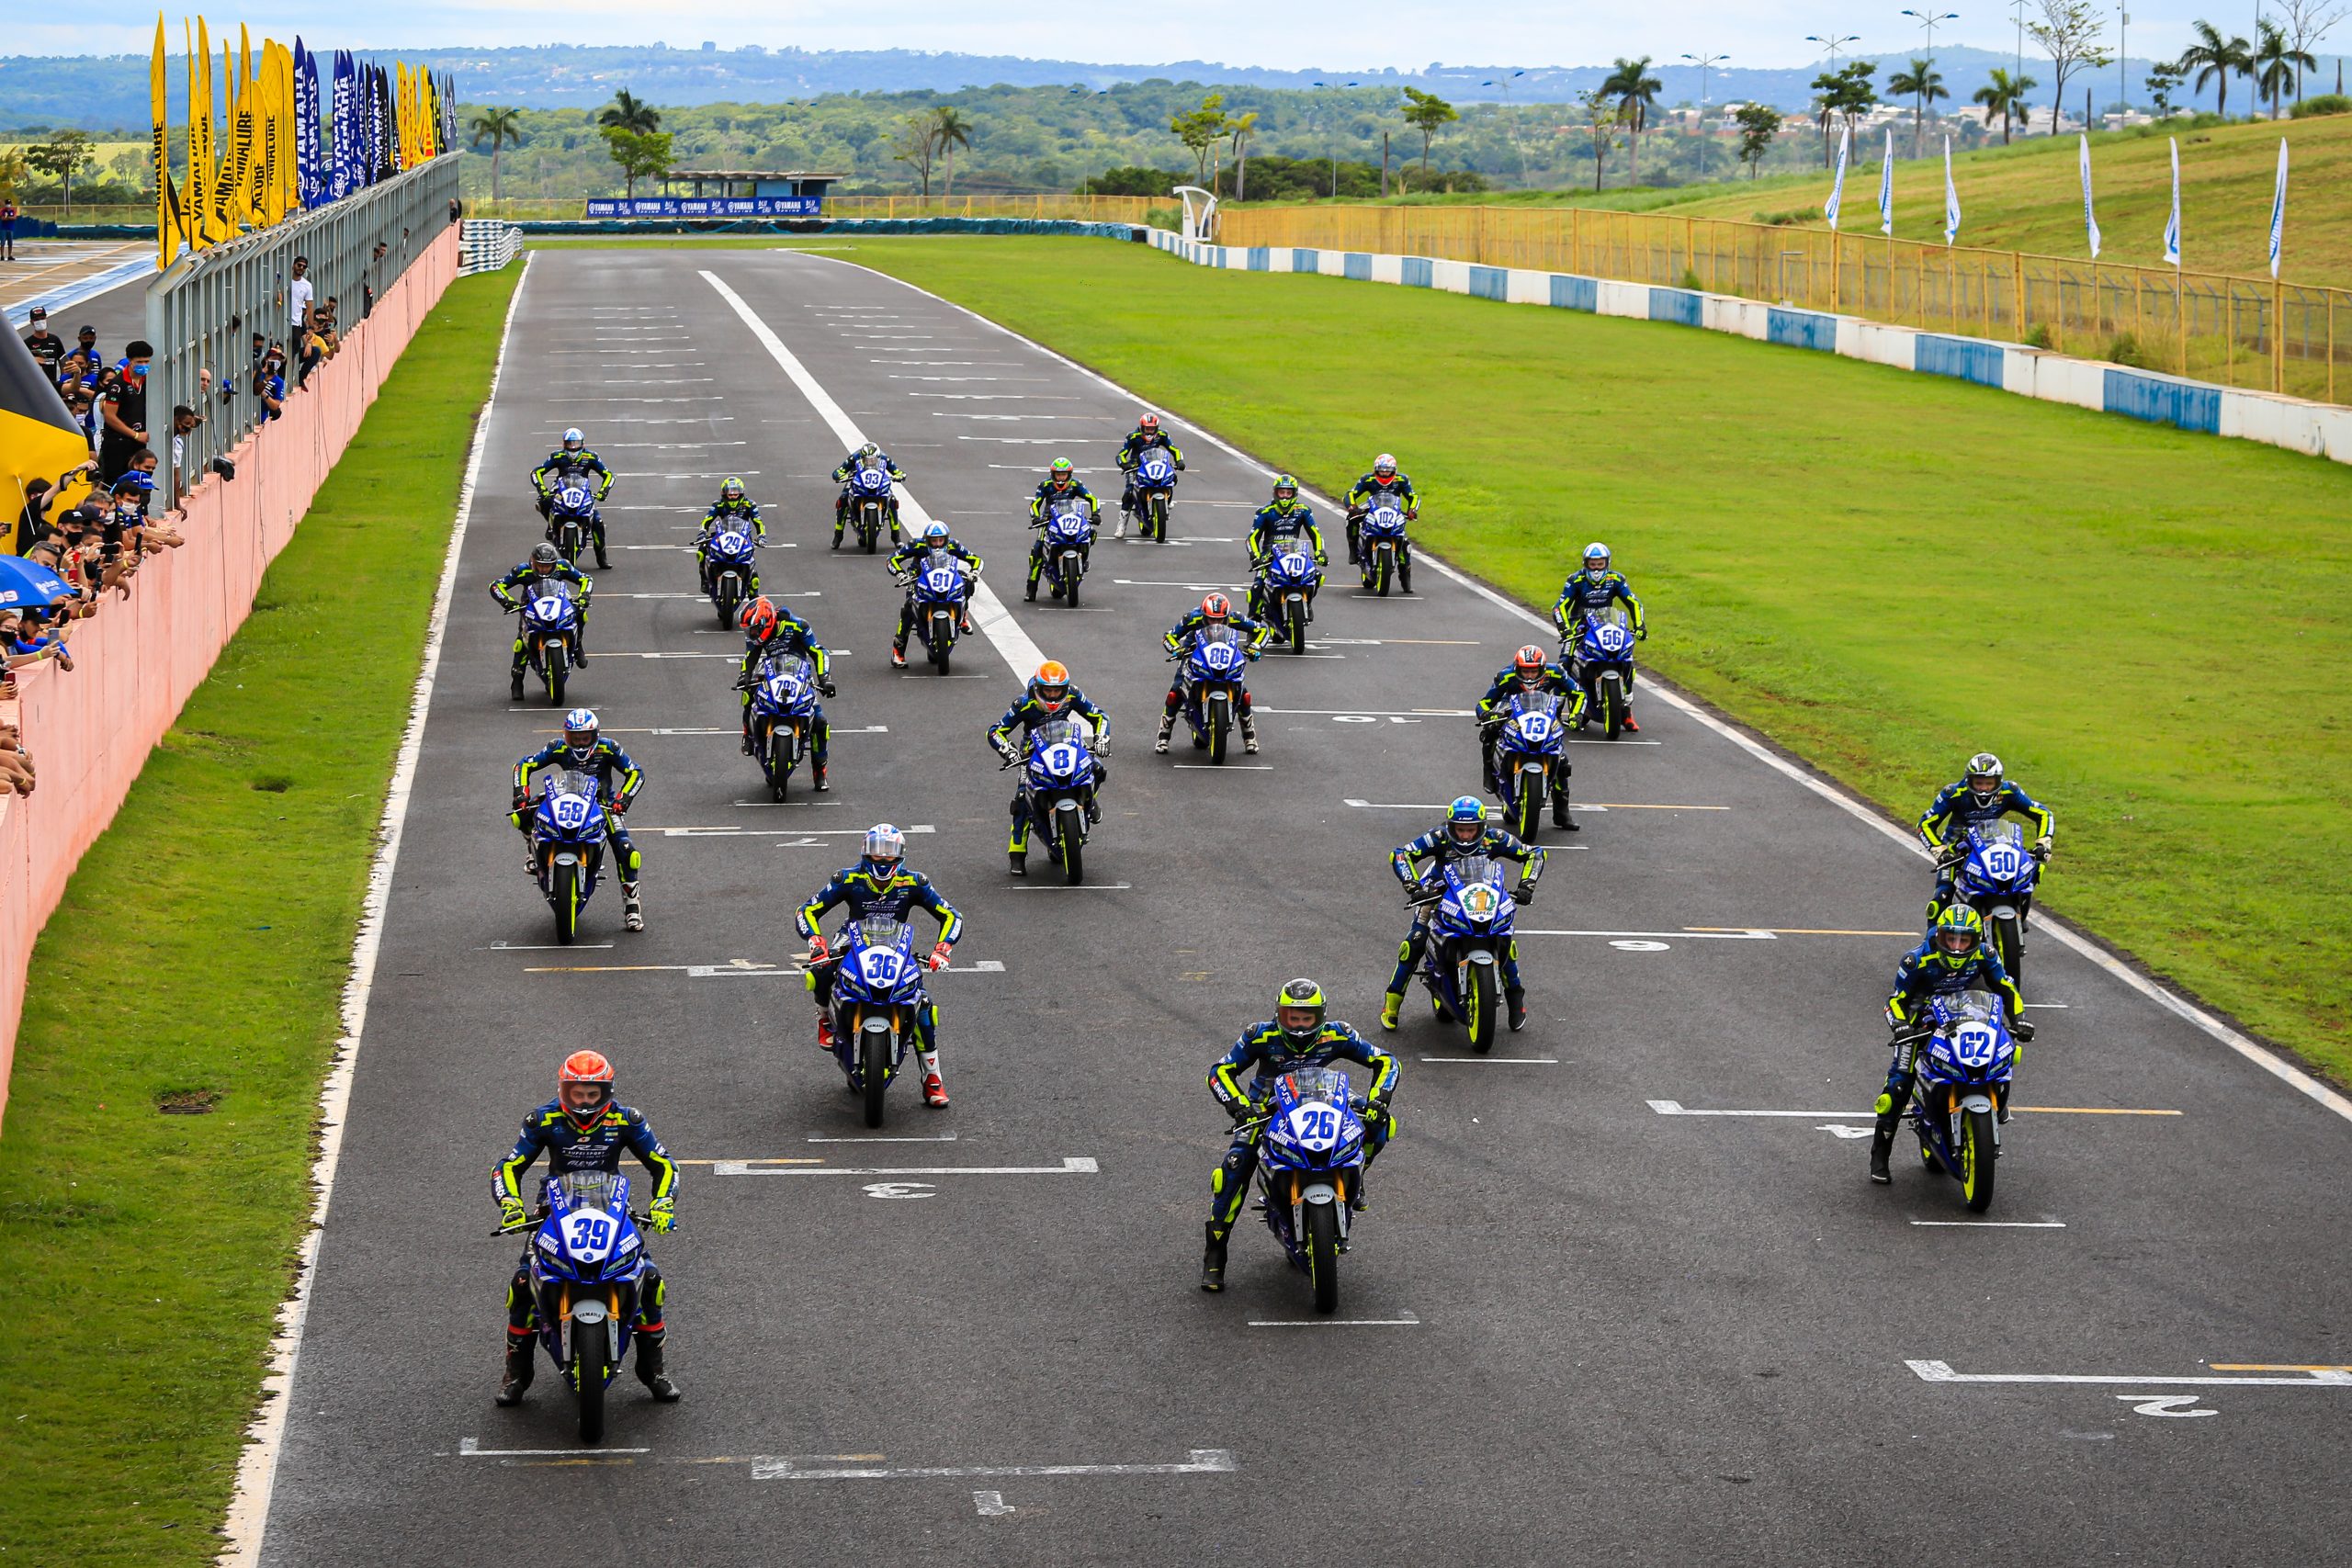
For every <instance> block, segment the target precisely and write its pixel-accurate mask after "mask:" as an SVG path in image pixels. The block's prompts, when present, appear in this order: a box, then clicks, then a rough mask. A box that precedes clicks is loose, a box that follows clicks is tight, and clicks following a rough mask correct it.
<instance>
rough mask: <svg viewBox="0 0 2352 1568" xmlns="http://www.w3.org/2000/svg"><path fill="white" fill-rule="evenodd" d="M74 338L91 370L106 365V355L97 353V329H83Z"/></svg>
mask: <svg viewBox="0 0 2352 1568" xmlns="http://www.w3.org/2000/svg"><path fill="white" fill-rule="evenodd" d="M74 338H75V339H76V340H77V346H78V347H80V349H81V350H82V354H83V356H84V357H85V358H86V359H88V360H89V362H90V365H91V367H92V368H96V367H98V366H100V365H103V364H105V363H106V355H102V354H100V353H99V352H98V329H97V328H96V327H84V328H83V329H82V330H81V331H80V332H78V333H74Z"/></svg>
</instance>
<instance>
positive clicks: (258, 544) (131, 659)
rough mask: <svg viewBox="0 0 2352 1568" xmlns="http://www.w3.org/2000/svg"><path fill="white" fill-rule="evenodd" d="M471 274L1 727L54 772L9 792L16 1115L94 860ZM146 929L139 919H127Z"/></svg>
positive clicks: (223, 493)
mask: <svg viewBox="0 0 2352 1568" xmlns="http://www.w3.org/2000/svg"><path fill="white" fill-rule="evenodd" d="M457 275H458V231H457V230H456V229H455V228H450V229H447V230H446V231H443V232H442V233H441V234H440V235H439V237H437V238H436V239H435V240H434V241H433V242H432V243H430V244H428V245H427V246H426V247H425V248H424V252H423V253H422V254H419V255H418V257H417V259H416V260H415V261H414V262H413V263H411V264H410V265H409V267H408V269H407V270H406V271H405V272H403V273H401V276H400V278H399V280H398V281H396V282H395V283H393V284H392V286H391V287H390V288H387V289H386V290H385V291H384V293H383V295H382V296H381V297H380V298H379V299H377V301H376V309H375V310H374V312H373V313H372V314H370V315H369V316H368V319H367V320H366V321H361V322H358V323H356V324H355V325H354V326H353V327H352V328H351V330H350V332H349V333H346V334H345V338H344V341H343V348H342V350H341V352H339V353H338V354H336V355H335V356H334V358H333V359H331V360H329V361H327V362H326V363H325V364H323V365H321V366H320V367H318V369H316V370H314V371H313V372H311V378H310V381H309V384H308V386H307V387H306V388H305V389H303V390H302V391H300V392H299V393H295V394H293V395H291V396H289V397H288V398H287V400H286V413H285V417H283V418H281V419H277V420H274V421H272V422H271V423H268V424H266V425H264V426H262V427H261V428H260V429H258V430H256V431H254V433H253V434H251V435H248V436H247V437H246V438H245V440H244V441H243V444H241V445H240V446H238V447H237V448H236V450H235V452H234V453H232V456H231V461H232V462H233V463H234V464H235V466H236V470H237V477H236V478H235V479H220V478H219V477H218V476H209V477H207V479H205V482H204V483H203V484H201V485H199V486H198V487H197V488H196V489H195V490H194V491H191V492H190V493H189V494H188V496H187V511H186V514H185V515H184V516H180V517H177V518H175V519H174V521H175V523H176V525H177V526H178V528H179V531H180V534H181V536H183V537H184V538H186V539H187V544H186V545H185V546H184V547H181V548H179V549H176V550H172V551H168V552H166V553H165V554H163V555H160V556H154V557H151V558H149V559H148V561H147V563H146V565H144V566H143V567H141V569H140V571H139V577H138V581H137V583H136V585H135V587H134V589H133V591H132V595H131V597H130V600H129V601H128V602H124V601H119V600H117V599H115V598H113V596H111V595H108V596H107V599H106V600H105V602H104V604H103V606H102V608H101V609H100V610H99V612H98V614H97V615H96V616H94V617H93V618H91V619H89V620H86V621H83V622H80V623H78V624H77V625H76V626H75V628H74V637H73V649H74V669H73V670H72V671H61V670H58V669H56V668H55V667H54V666H51V665H40V666H31V665H28V666H27V667H25V668H24V669H21V670H19V671H17V698H16V700H15V701H13V702H0V717H6V718H8V719H10V720H11V721H13V722H15V723H17V724H18V725H19V726H21V727H22V728H23V731H24V742H25V746H26V748H27V749H28V750H30V751H31V752H32V755H33V761H34V763H35V765H36V766H37V767H38V768H39V769H40V784H39V787H37V788H36V789H35V790H34V791H33V793H32V794H31V795H7V796H5V797H0V1110H5V1107H6V1092H7V1082H8V1072H9V1068H10V1066H12V1065H13V1064H14V1062H15V1059H16V1043H17V1023H18V1021H19V1020H20V1019H21V1018H22V1016H23V1012H24V1002H25V993H26V987H27V983H28V982H27V967H28V964H29V963H30V961H31V958H32V950H33V943H34V942H35V940H36V939H37V938H38V937H39V936H40V930H41V927H42V925H43V924H45V923H46V922H47V920H48V919H49V916H50V912H51V910H53V909H55V908H57V901H58V899H59V898H60V897H62V896H63V894H64V891H65V884H66V881H67V879H68V878H70V877H71V876H72V875H73V874H74V866H75V865H77V864H78V863H80V862H81V859H82V852H83V851H85V850H86V849H88V848H89V847H90V845H91V843H92V842H94V841H95V840H96V838H97V836H98V835H99V834H100V833H101V832H103V831H105V829H106V828H107V824H108V823H109V822H111V821H113V819H114V814H115V811H116V809H117V808H118V807H120V806H121V804H122V800H123V796H124V795H127V794H129V793H130V785H131V782H132V781H133V780H134V779H136V778H138V776H139V770H140V769H141V767H143V766H145V765H146V761H147V754H148V753H149V752H150V751H152V750H153V749H154V747H155V744H156V742H157V741H159V740H161V739H163V737H164V731H165V730H166V729H168V728H171V726H172V724H173V722H174V721H175V719H177V718H178V716H179V712H180V708H181V706H182V705H184V704H186V702H187V698H188V694H190V693H191V692H193V691H194V690H195V689H196V687H197V685H198V682H201V681H203V679H204V678H205V676H206V675H207V674H208V673H209V671H210V670H211V668H212V663H213V660H215V659H216V658H218V657H219V656H220V650H221V649H223V648H224V647H226V646H227V645H228V641H229V638H230V637H232V636H234V635H235V633H236V630H237V628H238V626H242V625H243V623H244V619H245V616H246V615H247V614H248V613H249V612H250V611H251V610H252V608H253V604H254V593H255V592H257V591H258V590H259V589H260V587H261V580H262V573H263V572H264V571H266V570H268V567H269V563H270V562H271V561H272V560H273V559H275V558H277V552H278V551H279V550H281V549H283V548H285V547H286V542H287V541H288V539H290V538H292V537H293V536H294V529H295V527H296V525H298V524H300V522H301V520H302V516H303V514H304V513H306V512H308V511H309V510H310V506H311V499H312V498H313V497H314V496H316V495H317V494H318V491H319V487H320V486H321V485H322V484H324V483H325V482H326V478H327V475H328V474H329V473H330V472H331V471H332V470H333V469H334V465H335V461H336V459H337V458H339V457H342V456H343V452H344V448H345V446H349V445H350V442H351V438H352V436H353V434H356V432H357V431H358V429H359V422H360V420H361V419H362V418H364V417H365V416H366V414H367V412H368V405H369V404H370V403H372V402H374V401H375V400H376V394H377V392H378V391H379V389H381V388H382V387H383V384H384V378H385V377H387V376H388V375H390V373H391V368H392V366H393V365H394V363H395V362H397V361H398V360H399V358H400V356H401V351H402V350H403V349H405V348H406V347H407V346H408V344H409V340H410V338H412V337H413V336H414V335H415V333H416V329H417V328H418V327H419V326H420V325H422V324H423V323H424V316H425V312H426V311H427V310H431V309H432V308H433V306H434V304H435V302H436V301H437V300H439V299H440V298H441V294H442V291H443V290H444V289H446V288H448V286H449V280H450V279H451V278H453V277H455V276H457ZM125 914H126V916H128V917H129V918H130V919H133V920H134V921H135V920H136V919H137V916H136V913H135V912H134V911H125Z"/></svg>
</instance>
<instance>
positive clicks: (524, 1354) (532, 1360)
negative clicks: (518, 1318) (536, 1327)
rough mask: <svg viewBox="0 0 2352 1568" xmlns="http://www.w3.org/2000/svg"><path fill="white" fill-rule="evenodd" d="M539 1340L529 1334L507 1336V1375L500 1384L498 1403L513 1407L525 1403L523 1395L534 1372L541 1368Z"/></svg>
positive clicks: (505, 1406)
mask: <svg viewBox="0 0 2352 1568" xmlns="http://www.w3.org/2000/svg"><path fill="white" fill-rule="evenodd" d="M538 1357H539V1346H538V1341H537V1339H535V1338H533V1337H531V1336H529V1335H527V1334H521V1335H517V1334H509V1335H508V1336H507V1337H506V1376H505V1378H504V1379H503V1380H502V1381H501V1382H500V1383H499V1385H498V1403H499V1404H500V1405H501V1406H502V1407H503V1408H505V1409H509V1410H511V1409H513V1408H514V1407H515V1405H518V1404H522V1403H523V1395H524V1394H525V1393H527V1392H528V1391H529V1389H530V1386H531V1377H532V1374H533V1373H535V1372H537V1371H538V1370H539V1361H538Z"/></svg>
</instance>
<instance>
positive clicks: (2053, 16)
mask: <svg viewBox="0 0 2352 1568" xmlns="http://www.w3.org/2000/svg"><path fill="white" fill-rule="evenodd" d="M2025 30H2026V31H2027V32H2029V33H2031V34H2032V35H2033V41H2034V42H2036V43H2038V44H2040V45H2041V52H2042V53H2044V54H2046V55H2048V56H2049V57H2050V70H2051V73H2052V75H2054V76H2055V77H2057V81H2056V82H2055V83H2054V84H2053V85H2052V87H2051V89H2050V134H2051V135H2052V136H2055V135H2057V134H2058V109H2059V107H2060V106H2061V105H2062V104H2064V102H2065V98H2066V78H2067V77H2069V76H2072V75H2073V74H2074V73H2075V72H2077V71H2096V70H2098V68H2099V67H2100V66H2102V65H2109V64H2112V63H2113V62H2114V60H2115V56H2113V55H2111V54H2109V53H2108V52H2107V51H2106V50H2105V49H2103V48H2101V47H2100V45H2099V39H2100V37H2101V36H2102V35H2103V34H2104V33H2105V32H2106V31H2107V21H2106V18H2105V17H2102V16H2101V15H2100V14H2099V10H2098V6H2094V5H2092V4H2091V0H2041V20H2040V21H2038V22H2028V23H2027V24H2026V25H2025Z"/></svg>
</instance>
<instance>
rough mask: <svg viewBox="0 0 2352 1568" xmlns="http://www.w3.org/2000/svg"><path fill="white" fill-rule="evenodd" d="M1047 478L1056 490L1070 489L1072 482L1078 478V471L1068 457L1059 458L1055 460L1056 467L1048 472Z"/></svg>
mask: <svg viewBox="0 0 2352 1568" xmlns="http://www.w3.org/2000/svg"><path fill="white" fill-rule="evenodd" d="M1046 478H1047V479H1048V481H1049V482H1050V483H1051V484H1052V485H1053V487H1054V488H1055V489H1056V490H1064V489H1067V488H1068V487H1069V483H1070V481H1071V480H1073V479H1076V478H1078V469H1077V468H1075V467H1073V466H1072V465H1071V463H1070V460H1069V458H1068V457H1057V458H1055V459H1054V466H1053V467H1052V468H1050V469H1048V470H1046Z"/></svg>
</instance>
